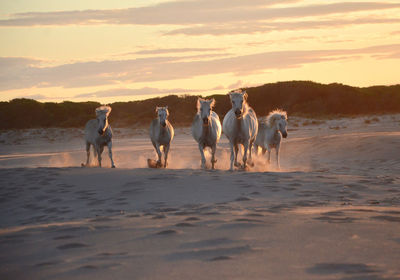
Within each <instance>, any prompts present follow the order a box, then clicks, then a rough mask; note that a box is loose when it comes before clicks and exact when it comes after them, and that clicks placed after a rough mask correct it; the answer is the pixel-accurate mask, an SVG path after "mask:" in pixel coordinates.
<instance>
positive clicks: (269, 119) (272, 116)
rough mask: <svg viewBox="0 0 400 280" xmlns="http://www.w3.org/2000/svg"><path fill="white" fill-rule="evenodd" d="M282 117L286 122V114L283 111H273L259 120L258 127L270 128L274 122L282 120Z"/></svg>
mask: <svg viewBox="0 0 400 280" xmlns="http://www.w3.org/2000/svg"><path fill="white" fill-rule="evenodd" d="M282 117H285V120H287V113H286V112H285V111H283V110H281V109H276V110H273V111H271V112H270V113H269V114H268V116H266V117H262V118H260V120H259V121H260V125H262V126H266V127H272V126H273V125H274V123H275V121H277V120H279V119H282Z"/></svg>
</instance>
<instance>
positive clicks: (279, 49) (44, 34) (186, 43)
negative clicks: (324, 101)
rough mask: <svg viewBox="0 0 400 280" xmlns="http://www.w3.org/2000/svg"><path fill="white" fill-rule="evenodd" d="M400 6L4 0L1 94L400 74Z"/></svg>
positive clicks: (104, 93) (361, 81)
mask: <svg viewBox="0 0 400 280" xmlns="http://www.w3.org/2000/svg"><path fill="white" fill-rule="evenodd" d="M399 15H400V1H399V0H396V1H394V0H384V1H378V0H376V1H368V0H364V1H358V0H353V1H344V0H318V1H317V0H251V1H249V0H195V1H193V0H176V1H172V0H114V1H109V0H69V1H65V0H13V1H8V0H0V38H1V44H0V101H9V100H11V99H14V98H32V99H36V100H38V101H42V102H61V101H64V100H70V101H77V102H79V101H89V100H90V101H98V102H101V103H112V102H116V101H131V100H139V99H146V98H151V97H155V96H165V95H170V94H177V95H186V94H194V95H203V96H206V95H210V94H225V93H227V92H229V91H230V90H232V89H236V88H240V87H249V86H257V85H263V84H265V83H273V82H278V81H290V80H311V81H315V82H319V83H343V84H347V85H351V86H360V87H365V86H372V85H392V84H399V83H400V78H399V77H400V76H399V69H400V17H399Z"/></svg>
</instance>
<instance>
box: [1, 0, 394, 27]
mask: <svg viewBox="0 0 400 280" xmlns="http://www.w3.org/2000/svg"><path fill="white" fill-rule="evenodd" d="M297 2H300V1H298V0H269V1H268V0H252V1H243V0H218V1H214V0H199V1H182V0H181V1H171V2H164V3H160V4H157V5H153V6H146V7H140V8H127V9H109V10H83V11H60V12H28V13H18V14H13V15H12V17H11V18H8V19H3V20H0V26H43V25H44V26H45V25H98V24H113V25H114V24H139V25H161V24H171V25H187V24H207V23H208V24H210V23H220V24H224V23H231V22H236V23H239V24H240V23H243V22H248V21H253V22H254V21H260V20H272V19H279V18H297V17H309V16H323V15H331V14H340V13H350V12H360V11H371V10H382V9H392V8H400V4H399V3H387V2H386V3H382V2H339V3H324V4H315V5H295V6H287V7H282V6H281V7H276V6H274V5H275V4H280V5H282V4H290V3H297Z"/></svg>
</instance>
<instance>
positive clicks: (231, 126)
mask: <svg viewBox="0 0 400 280" xmlns="http://www.w3.org/2000/svg"><path fill="white" fill-rule="evenodd" d="M228 95H229V97H230V100H231V103H232V109H230V110H229V111H228V113H226V115H225V117H224V121H223V123H222V129H223V132H224V134H225V135H226V137H227V138H228V139H229V143H230V147H231V166H230V170H233V163H234V162H235V166H240V165H239V164H238V162H237V154H238V150H239V144H242V145H243V147H244V150H243V165H242V168H243V169H246V168H247V152H249V161H250V162H249V164H250V165H251V166H253V165H254V164H253V163H252V159H251V150H252V146H253V143H254V141H255V140H256V136H257V131H258V121H257V116H256V113H255V112H254V110H253V109H252V108H251V107H250V106H249V105H248V104H247V93H246V91H242V90H240V91H233V92H230V93H228Z"/></svg>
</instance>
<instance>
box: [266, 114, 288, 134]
mask: <svg viewBox="0 0 400 280" xmlns="http://www.w3.org/2000/svg"><path fill="white" fill-rule="evenodd" d="M270 116H271V117H270V118H271V121H270V122H271V126H272V127H273V128H274V129H276V130H277V131H280V132H281V133H282V136H283V138H286V137H287V136H288V133H287V113H286V112H285V111H281V110H275V111H273V112H272V113H271V114H270Z"/></svg>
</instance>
